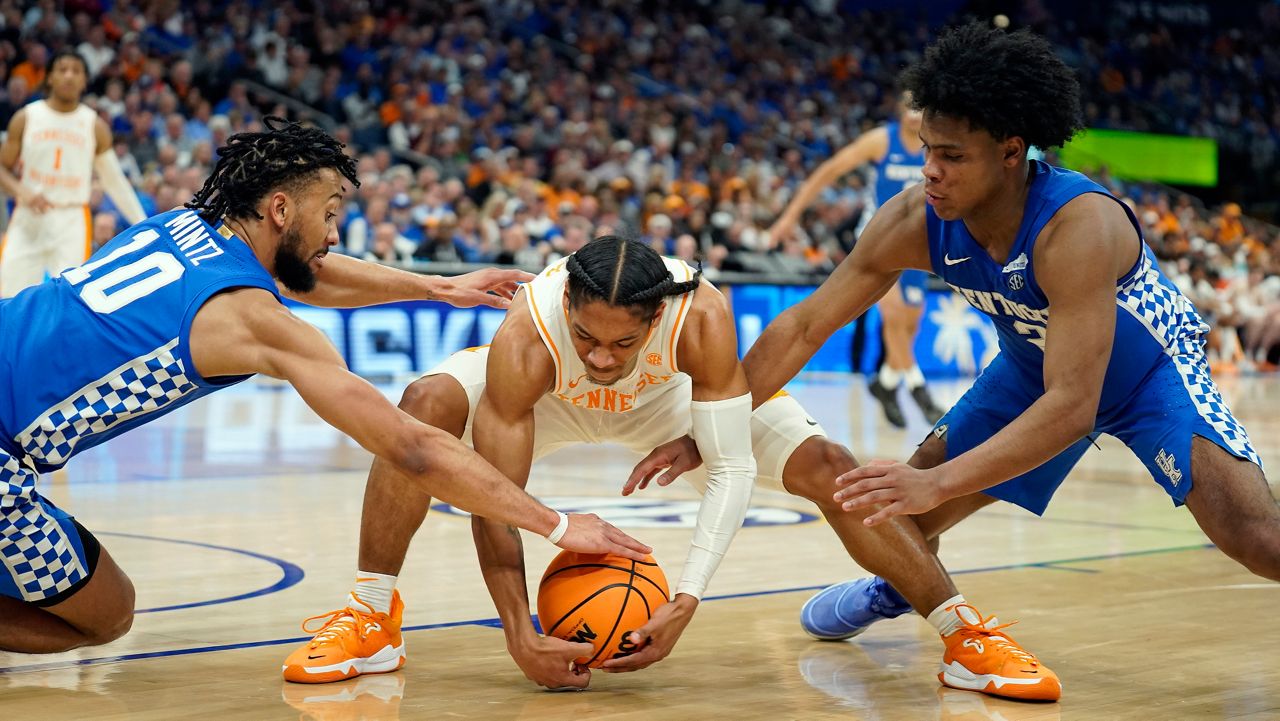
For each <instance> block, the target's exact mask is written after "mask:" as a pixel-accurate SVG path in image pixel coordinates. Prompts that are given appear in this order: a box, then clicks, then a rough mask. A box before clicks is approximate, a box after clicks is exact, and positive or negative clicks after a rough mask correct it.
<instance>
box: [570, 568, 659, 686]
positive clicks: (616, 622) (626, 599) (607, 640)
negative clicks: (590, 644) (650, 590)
mask: <svg viewBox="0 0 1280 721" xmlns="http://www.w3.org/2000/svg"><path fill="white" fill-rule="evenodd" d="M635 579H636V562H635V561H632V562H631V570H630V575H629V576H628V577H627V595H625V596H623V597H622V604H621V605H619V606H618V615H617V617H616V618H614V619H613V627H612V628H610V629H609V633H608V635H606V636H605V637H604V643H601V644H600V648H599V649H597V650H596V652H595V654H593V655H592V656H591V658H590V659H588V660H587V663H586V664H585V665H587V666H590V665H591V664H593V663H595V662H596V659H598V658H600V654H602V653H604V652H606V651H608V650H610V649H611V647H612V645H613V644H612V643H611V642H612V641H613V636H614V634H616V633H617V632H618V626H620V625H621V624H622V617H623V616H624V615H626V613H627V604H628V603H630V602H631V596H632V595H633V594H637V593H638V592H637V591H636V587H635ZM638 595H641V596H643V595H644V594H638Z"/></svg>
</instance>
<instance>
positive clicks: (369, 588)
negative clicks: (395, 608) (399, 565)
mask: <svg viewBox="0 0 1280 721" xmlns="http://www.w3.org/2000/svg"><path fill="white" fill-rule="evenodd" d="M395 590H396V577H395V576H387V575H383V574H381V573H372V572H370V571H356V585H355V588H353V589H351V595H349V596H348V597H347V605H348V606H350V607H351V608H357V609H363V608H364V607H365V605H366V604H367V605H369V606H370V607H372V608H373V610H374V611H375V612H377V613H391V594H392V593H395Z"/></svg>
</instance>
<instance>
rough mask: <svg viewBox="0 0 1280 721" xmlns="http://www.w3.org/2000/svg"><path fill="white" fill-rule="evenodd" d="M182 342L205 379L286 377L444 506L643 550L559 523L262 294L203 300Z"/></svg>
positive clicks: (569, 542)
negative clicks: (382, 390)
mask: <svg viewBox="0 0 1280 721" xmlns="http://www.w3.org/2000/svg"><path fill="white" fill-rule="evenodd" d="M190 346H191V357H192V360H193V361H194V363H195V366H196V370H197V372H199V373H200V374H201V375H202V376H204V377H206V378H210V377H218V376H231V375H244V374H250V373H262V374H265V375H269V376H272V377H274V378H280V379H283V380H286V381H288V382H289V383H290V384H291V385H292V386H293V387H294V388H295V389H296V390H297V391H298V393H299V395H301V396H302V398H303V400H304V401H306V402H307V405H309V406H310V407H311V408H312V410H314V411H315V412H316V413H317V414H318V415H319V416H320V417H321V418H323V419H324V420H325V421H326V422H328V423H329V424H330V425H332V426H334V427H335V428H337V429H339V430H341V431H343V432H344V433H346V434H348V435H349V436H351V437H352V438H354V439H355V440H356V441H357V442H358V443H359V444H360V445H361V446H363V447H364V448H365V449H366V450H368V451H369V452H371V453H374V454H375V455H378V456H380V457H382V458H385V459H387V460H388V461H390V462H391V463H393V464H394V465H395V466H396V467H397V468H398V469H399V470H400V471H401V472H403V473H405V474H406V475H408V476H410V477H412V478H414V479H415V480H416V481H418V482H419V483H420V484H421V485H422V490H423V491H424V492H425V493H428V494H430V495H432V496H434V497H436V498H440V499H441V500H443V501H445V502H447V503H450V504H452V505H455V506H457V507H459V508H462V509H464V510H467V511H469V512H471V513H478V514H482V515H485V516H488V517H490V518H494V519H498V520H500V521H502V522H503V523H507V524H510V525H513V526H518V527H520V528H525V529H528V530H530V531H533V532H534V533H538V534H540V535H543V536H548V537H551V538H553V539H554V540H555V541H558V542H559V545H561V546H564V547H568V548H573V549H575V550H580V551H585V552H605V551H608V552H612V553H618V554H620V555H623V556H626V557H628V558H636V559H641V558H643V557H644V554H646V553H648V552H649V550H650V549H649V548H648V547H647V546H645V545H643V544H641V543H640V542H638V541H636V540H634V539H632V538H631V537H630V536H627V535H626V534H624V533H622V532H621V531H619V530H618V529H616V528H614V527H613V526H611V525H609V524H607V523H605V522H604V521H601V520H600V519H599V518H596V517H594V516H590V515H577V514H575V515H574V516H572V517H569V518H566V517H564V516H562V515H561V514H558V513H556V512H555V511H553V510H551V509H549V508H547V507H546V506H544V505H542V504H541V503H538V501H537V500H535V499H534V498H533V497H531V496H529V495H528V494H527V493H525V492H524V491H523V490H522V489H520V488H519V487H518V486H516V485H515V484H513V483H512V482H511V481H510V480H509V479H507V478H506V477H504V476H503V475H502V474H501V473H499V472H498V471H497V470H496V469H494V467H493V466H492V465H490V464H489V463H487V462H485V460H484V459H482V458H480V457H479V456H478V455H476V453H475V452H474V451H472V450H471V449H470V448H467V447H466V446H465V445H463V443H462V442H461V441H459V440H458V439H456V438H454V437H453V436H452V435H450V434H448V433H447V432H445V431H443V430H440V429H438V428H434V427H432V426H428V425H426V424H424V423H421V422H419V421H417V420H416V419H414V418H413V417H412V416H410V415H409V414H407V413H405V412H403V411H401V410H400V409H398V408H396V407H395V406H394V405H392V404H391V402H390V401H388V400H387V399H386V398H385V397H384V396H383V395H382V394H381V393H379V392H378V390H377V389H376V388H374V387H373V386H372V385H370V384H369V382H368V381H365V380H364V379H362V378H360V377H359V376H356V375H355V374H353V373H351V372H350V371H348V370H347V368H346V365H345V364H344V363H343V362H342V358H341V356H339V355H338V352H337V351H336V350H334V348H333V346H332V345H330V344H329V341H328V339H326V338H325V337H324V335H323V334H322V333H320V331H318V330H316V329H315V328H314V327H312V326H310V325H308V324H307V323H306V322H304V321H302V320H300V319H299V318H297V317H296V316H294V315H293V314H292V313H290V312H289V311H288V309H286V308H284V307H282V306H281V305H280V304H279V303H277V302H276V300H275V298H274V297H273V296H272V295H271V294H270V293H268V292H266V291H264V290H259V289H242V290H235V291H229V292H226V293H222V294H219V295H217V296H214V297H213V298H212V299H210V300H209V301H208V302H206V303H205V305H204V306H203V307H202V308H201V309H200V311H199V312H198V313H197V314H196V318H195V320H194V322H193V323H192V327H191V335H190ZM566 526H567V527H566Z"/></svg>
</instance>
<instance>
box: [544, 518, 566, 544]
mask: <svg viewBox="0 0 1280 721" xmlns="http://www.w3.org/2000/svg"><path fill="white" fill-rule="evenodd" d="M556 515H557V516H559V517H560V522H559V523H557V524H556V527H555V528H553V529H551V533H548V534H547V540H548V541H551V542H552V543H559V542H560V539H561V538H564V533H565V531H567V530H569V517H568V516H567V515H565V514H563V513H561V512H560V511H556Z"/></svg>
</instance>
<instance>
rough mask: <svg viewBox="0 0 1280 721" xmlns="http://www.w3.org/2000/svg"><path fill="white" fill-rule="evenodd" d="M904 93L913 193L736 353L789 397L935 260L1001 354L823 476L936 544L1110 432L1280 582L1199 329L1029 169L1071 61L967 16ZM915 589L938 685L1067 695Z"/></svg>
mask: <svg viewBox="0 0 1280 721" xmlns="http://www.w3.org/2000/svg"><path fill="white" fill-rule="evenodd" d="M904 84H905V86H906V88H907V89H909V90H910V91H911V93H912V98H913V102H914V103H915V104H916V105H917V106H918V107H920V108H921V109H922V110H923V111H924V118H923V122H922V123H921V127H920V137H921V139H922V140H923V141H924V147H925V157H926V162H925V166H924V177H925V181H924V183H922V184H921V185H918V186H914V187H912V188H909V189H908V190H906V191H904V192H903V193H901V194H900V195H898V196H897V197H895V198H893V199H892V200H890V201H889V202H888V203H886V204H885V206H884V207H883V208H882V209H881V210H880V212H878V213H877V214H876V216H875V217H874V218H873V219H872V221H871V224H870V225H868V226H867V229H866V232H865V233H863V235H862V238H861V240H860V241H859V242H858V245H857V247H856V248H855V249H854V251H853V253H852V254H851V255H850V256H849V257H848V258H847V259H846V260H845V261H844V262H843V263H842V264H841V265H840V267H839V268H838V269H837V270H836V271H835V273H833V274H832V275H831V277H830V278H829V279H828V280H827V281H826V282H825V283H823V285H822V286H821V287H820V288H819V289H818V290H817V291H816V292H815V293H814V294H813V295H812V296H811V297H809V298H807V299H806V300H804V301H803V302H801V303H799V304H797V305H796V306H794V307H792V308H790V309H788V310H787V311H786V312H785V313H783V314H782V315H780V316H779V317H778V318H777V319H776V320H774V322H773V323H771V324H770V325H769V327H768V328H766V329H765V332H764V333H763V334H762V335H761V337H760V339H759V340H758V341H757V342H756V344H755V346H754V347H753V348H752V349H751V351H750V352H749V353H748V354H747V357H746V358H745V359H744V365H745V367H746V371H747V376H748V379H749V383H750V384H751V388H752V393H753V395H754V396H755V397H756V398H757V399H759V398H761V397H768V395H769V394H770V393H772V392H774V391H775V390H777V389H778V388H780V387H781V386H782V385H783V384H784V383H785V382H787V381H788V380H789V379H790V378H792V377H793V376H794V375H795V374H796V373H797V372H798V371H799V370H800V368H801V367H802V366H803V365H804V363H805V362H806V361H807V360H808V359H809V358H810V357H811V356H812V355H813V353H814V352H815V351H816V350H817V348H818V347H819V346H820V345H821V344H822V342H823V341H825V340H826V339H827V338H828V337H829V336H830V335H831V334H832V333H833V332H834V331H835V329H837V328H839V327H840V326H842V325H844V324H845V323H848V322H849V321H850V320H852V319H853V318H856V317H857V316H858V315H859V314H861V313H862V312H864V311H865V310H866V309H867V308H868V307H869V306H870V305H871V304H872V303H873V302H874V301H875V299H876V298H878V297H879V296H880V294H881V293H883V292H884V291H885V290H886V289H887V288H889V287H891V286H892V285H893V283H894V280H895V279H896V278H897V277H898V275H899V274H900V273H901V272H902V271H904V270H908V269H913V270H932V271H933V272H934V273H936V274H937V275H939V276H940V277H941V278H942V279H943V280H944V281H946V282H947V283H948V284H949V285H951V286H952V287H953V288H955V289H956V291H957V292H959V293H961V294H962V295H963V296H964V297H965V298H966V299H967V300H968V301H969V302H970V303H971V304H972V305H973V306H974V307H975V308H977V309H978V310H980V311H981V312H983V313H985V314H987V315H988V316H989V317H991V319H992V320H993V321H994V322H995V324H996V328H997V331H998V333H999V339H1000V353H999V355H997V357H996V358H995V359H994V360H993V361H992V362H991V364H990V365H989V366H988V367H987V368H986V369H985V370H984V371H983V373H982V375H981V376H979V378H978V379H977V381H976V382H975V383H974V385H973V387H972V388H971V389H970V390H969V391H968V392H967V393H966V394H965V395H964V397H963V398H961V400H960V401H959V403H957V404H956V406H955V407H954V408H952V409H951V411H950V412H948V413H947V414H946V416H944V417H943V418H942V419H941V420H940V421H939V423H938V424H937V425H936V426H935V427H934V429H933V432H932V433H931V434H930V435H929V436H928V437H927V438H926V439H925V440H924V442H923V443H921V444H920V447H919V449H918V450H917V451H916V453H915V454H914V455H913V456H912V458H911V459H910V460H909V461H908V462H907V463H894V462H889V461H872V462H871V463H868V464H866V465H864V466H862V467H860V468H858V469H856V470H854V471H852V472H850V473H846V474H843V475H842V476H840V477H839V478H838V479H837V480H836V481H835V483H833V485H832V492H833V494H834V495H833V498H834V499H835V500H836V501H838V502H840V503H841V504H842V507H843V508H844V509H845V510H846V512H847V513H848V514H849V515H850V516H851V517H854V518H859V519H861V520H862V522H863V523H864V524H866V525H867V526H869V527H878V526H882V525H885V524H889V525H890V527H895V528H899V529H901V530H902V532H903V533H907V534H910V535H912V536H913V537H915V538H918V539H921V540H923V541H927V542H928V543H929V544H930V545H931V547H932V548H933V550H934V551H936V548H937V539H938V537H939V535H940V534H941V533H942V532H944V531H946V530H947V529H948V528H951V527H952V526H954V525H955V524H956V523H958V522H959V521H960V520H961V519H963V518H965V517H967V516H968V515H970V514H972V513H973V512H974V511H976V510H978V509H979V508H982V507H983V506H986V505H987V504H990V503H992V502H994V501H996V500H1004V501H1008V502H1011V503H1015V504H1017V505H1019V506H1022V507H1023V508H1026V509H1028V510H1030V511H1032V512H1034V513H1037V514H1039V513H1042V512H1043V511H1044V510H1045V507H1046V506H1047V504H1048V503H1049V500H1050V498H1051V497H1052V496H1053V494H1054V492H1055V491H1056V490H1057V488H1058V486H1059V485H1060V484H1061V483H1062V482H1063V480H1064V479H1065V478H1066V476H1067V474H1068V473H1069V472H1070V470H1071V468H1072V466H1074V465H1075V463H1076V461H1077V460H1079V458H1080V456H1081V455H1082V454H1083V453H1084V451H1085V450H1086V449H1087V448H1088V446H1089V443H1090V438H1091V437H1092V436H1093V435H1095V434H1098V433H1109V434H1111V435H1114V436H1116V437H1117V438H1119V439H1120V440H1121V441H1123V442H1124V443H1125V444H1126V445H1128V446H1129V448H1130V449H1131V450H1132V451H1133V452H1134V454H1135V455H1136V456H1137V457H1138V459H1139V460H1140V461H1141V462H1142V463H1143V464H1144V465H1145V466H1146V467H1147V468H1148V470H1149V471H1150V473H1151V475H1152V477H1153V478H1154V479H1155V481H1156V483H1158V484H1159V485H1160V487H1161V488H1163V489H1164V490H1165V491H1166V492H1167V493H1168V494H1169V496H1170V498H1171V500H1172V501H1173V503H1174V504H1175V505H1182V504H1186V506H1187V508H1189V509H1190V511H1191V513H1192V515H1193V516H1194V517H1195V519H1196V521H1197V522H1198V523H1199V524H1200V527H1201V528H1202V529H1203V530H1204V532H1205V533H1206V534H1207V535H1208V536H1209V538H1210V540H1212V541H1213V542H1214V543H1215V544H1216V545H1217V546H1218V548H1220V549H1222V550H1223V552H1225V553H1226V554H1227V555H1229V556H1230V557H1231V558H1234V559H1236V560H1237V561H1239V562H1240V563H1241V564H1243V565H1244V566H1245V567H1247V568H1248V569H1249V570H1250V571H1253V572H1254V573H1256V574H1258V575H1261V576H1264V577H1266V578H1270V579H1273V580H1280V508H1278V507H1277V504H1276V500H1275V498H1273V496H1272V492H1271V490H1270V489H1269V487H1268V485H1267V481H1266V478H1265V477H1264V475H1263V470H1262V467H1261V463H1260V460H1259V458H1258V454H1257V453H1256V452H1255V451H1254V449H1253V447H1252V445H1251V444H1250V442H1249V438H1248V436H1247V435H1246V434H1245V431H1244V429H1243V428H1242V427H1241V426H1240V424H1239V423H1238V422H1237V421H1236V420H1235V418H1234V417H1232V415H1231V412H1230V411H1229V410H1228V409H1227V407H1226V405H1225V404H1224V403H1223V400H1222V396H1221V394H1220V393H1219V392H1218V389H1217V387H1216V386H1215V385H1214V382H1213V380H1212V379H1211V378H1210V377H1209V370H1208V365H1207V363H1206V362H1205V356H1204V338H1205V334H1206V332H1207V331H1208V328H1207V326H1206V325H1205V323H1204V322H1203V321H1202V320H1201V318H1200V316H1199V315H1198V314H1197V313H1196V311H1195V309H1194V308H1193V307H1192V306H1191V303H1190V302H1188V300H1187V299H1186V298H1185V297H1184V296H1183V295H1182V294H1181V293H1179V292H1178V290H1177V288H1176V287H1175V286H1174V285H1173V284H1172V283H1171V282H1170V281H1169V280H1168V279H1167V278H1165V277H1164V276H1163V275H1162V274H1161V272H1160V270H1159V266H1158V265H1156V263H1155V262H1154V259H1153V256H1152V254H1151V253H1150V251H1149V250H1147V248H1146V246H1145V244H1144V241H1143V238H1142V234H1141V230H1140V226H1139V224H1138V221H1137V220H1136V219H1135V218H1134V216H1133V213H1132V212H1130V211H1129V210H1128V208H1127V207H1126V206H1125V205H1124V204H1122V203H1121V202H1120V201H1119V200H1117V199H1116V198H1115V197H1113V196H1112V195H1110V194H1109V193H1108V192H1107V191H1106V189H1105V188H1103V187H1102V186H1100V185H1098V184H1097V183H1094V182H1093V181H1091V180H1089V179H1088V178H1086V177H1085V176H1083V175H1080V174H1078V173H1074V172H1071V171H1067V170H1063V169H1061V168H1056V167H1053V166H1050V165H1047V164H1045V163H1043V162H1041V161H1038V160H1037V161H1028V160H1027V157H1026V154H1027V147H1028V146H1029V145H1034V146H1037V147H1040V148H1049V147H1056V146H1059V145H1061V144H1063V143H1064V142H1066V141H1067V140H1068V139H1069V138H1071V136H1072V135H1073V134H1074V133H1075V132H1076V131H1077V130H1078V129H1079V128H1080V124H1081V120H1080V118H1081V114H1080V99H1079V86H1078V85H1077V83H1076V80H1075V76H1074V73H1073V72H1072V70H1071V69H1070V68H1068V67H1067V66H1066V65H1065V64H1064V63H1063V62H1062V60H1061V59H1059V58H1058V57H1057V55H1055V54H1054V52H1053V49H1052V48H1051V46H1050V45H1049V43H1047V42H1046V41H1044V40H1043V39H1041V38H1039V37H1036V36H1034V35H1032V34H1030V33H1029V32H1026V31H1019V32H1014V33H1006V32H1004V31H1002V30H996V29H992V28H989V27H986V26H984V25H982V24H978V23H975V24H970V25H966V26H964V27H961V28H958V29H954V30H952V31H950V32H948V33H946V34H945V35H943V36H942V37H941V38H940V39H938V40H937V41H936V42H935V43H934V44H933V45H932V46H930V47H929V48H928V49H927V50H926V52H925V55H924V58H923V60H921V61H920V62H919V63H918V64H917V65H915V66H913V67H912V68H910V69H909V70H908V71H907V72H906V74H905V76H904ZM667 453H668V456H669V457H668V458H667V459H665V460H668V461H669V460H670V459H671V458H670V457H673V456H677V455H679V454H680V453H685V454H688V450H687V449H686V450H684V451H680V452H676V451H673V450H671V449H668V450H667ZM686 466H687V463H685V462H682V463H681V464H680V467H682V468H683V467H686ZM641 470H642V471H644V470H647V469H641ZM903 561H904V562H907V563H911V564H913V565H916V566H917V567H918V566H920V564H919V562H918V559H917V558H915V557H914V556H913V555H908V556H905V557H904V558H903ZM939 568H940V566H939ZM944 581H945V583H944ZM917 583H918V584H925V585H926V586H931V587H932V588H933V591H932V594H933V597H932V598H929V597H927V596H928V594H926V595H925V596H917V598H913V599H912V602H911V606H913V607H914V608H915V609H916V610H917V611H919V612H920V613H921V614H922V615H926V616H927V617H928V618H929V620H930V621H931V622H933V623H934V625H935V626H936V627H937V628H938V629H939V631H940V632H941V634H942V636H943V639H944V642H945V644H946V651H945V653H944V656H943V668H942V670H941V672H940V673H939V679H940V680H941V681H942V682H943V683H944V684H946V685H948V686H954V687H957V688H967V689H973V690H978V691H985V692H987V693H993V694H1000V695H1012V696H1019V697H1023V698H1042V699H1050V698H1057V697H1058V694H1059V693H1060V691H1059V689H1060V684H1059V682H1058V680H1057V679H1056V677H1053V676H1052V674H1051V673H1050V672H1049V671H1048V669H1046V668H1044V666H1042V665H1039V664H1037V663H1035V662H1034V657H1031V656H1030V655H1029V654H1027V653H1026V652H1025V651H1023V650H1022V649H1020V648H1019V647H1017V646H1016V645H1015V644H1014V643H1013V641H1012V640H1011V639H1010V638H1009V637H1008V636H1007V635H1005V634H1004V633H1002V632H1001V631H1000V628H1002V627H1001V626H992V625H991V623H990V619H989V618H983V617H981V616H980V615H979V614H978V613H977V612H976V611H975V610H974V609H973V607H972V606H970V605H968V604H966V603H965V602H964V598H963V596H960V595H954V596H951V597H947V596H946V595H945V594H946V593H953V592H954V587H952V590H951V591H948V590H947V586H948V585H949V584H950V582H949V581H948V580H946V579H945V573H942V574H941V576H939V577H938V578H936V579H934V581H932V582H930V581H929V579H917ZM898 591H903V592H904V593H905V589H902V588H897V589H895V588H894V587H893V585H891V584H889V583H886V582H885V581H883V580H882V579H880V578H873V579H867V580H860V581H852V582H847V583H843V584H839V585H837V586H834V587H832V588H829V589H826V590H824V591H822V592H821V593H819V594H818V595H817V596H815V597H814V598H813V599H811V600H810V601H809V603H808V604H806V608H805V612H804V614H803V615H802V621H803V623H804V625H805V627H806V629H807V630H809V631H810V633H813V634H814V635H820V636H823V637H826V638H843V637H848V636H852V635H855V634H857V633H859V632H861V631H862V630H863V629H865V628H866V626H867V625H868V624H870V623H871V622H873V621H875V620H877V619H879V618H886V617H892V616H895V615H900V614H901V613H904V612H906V611H907V610H908V607H907V606H906V605H905V604H903V603H902V597H901V595H899V593H898Z"/></svg>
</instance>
